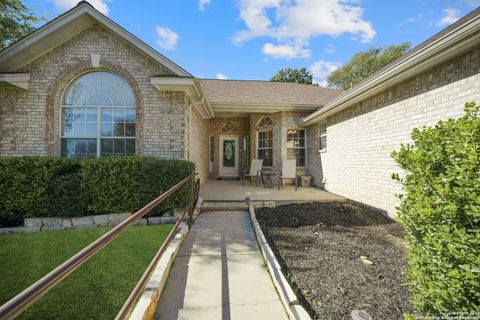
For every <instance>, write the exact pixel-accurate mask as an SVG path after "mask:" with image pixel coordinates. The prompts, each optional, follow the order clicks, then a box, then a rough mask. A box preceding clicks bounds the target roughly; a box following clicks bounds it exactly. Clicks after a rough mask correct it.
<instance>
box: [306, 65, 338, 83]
mask: <svg viewBox="0 0 480 320" xmlns="http://www.w3.org/2000/svg"><path fill="white" fill-rule="evenodd" d="M340 67H341V63H340V62H335V61H324V60H318V61H316V62H314V63H313V64H311V65H310V67H308V70H309V71H310V72H311V73H312V74H313V78H314V81H315V82H316V83H318V84H319V85H320V86H322V87H325V86H326V85H327V77H328V76H329V75H330V73H332V72H333V71H335V70H337V69H338V68H340Z"/></svg>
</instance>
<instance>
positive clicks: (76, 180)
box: [0, 156, 195, 226]
mask: <svg viewBox="0 0 480 320" xmlns="http://www.w3.org/2000/svg"><path fill="white" fill-rule="evenodd" d="M194 168H195V165H194V164H193V163H191V162H188V161H180V160H159V159H156V158H153V157H140V156H133V157H103V158H95V159H87V160H81V161H79V160H72V159H66V158H58V157H14V158H0V226H13V225H20V224H22V223H23V219H24V218H28V217H46V216H60V217H74V216H83V215H88V214H101V213H118V212H133V211H136V210H138V209H140V208H141V207H143V206H144V205H145V204H147V203H149V202H150V201H151V200H153V199H155V198H156V197H158V196H159V195H160V194H161V193H162V192H164V191H166V190H168V189H169V188H170V187H172V186H173V185H174V184H176V183H177V182H179V181H180V180H182V179H184V178H185V177H186V176H188V175H190V174H191V172H192V171H193V170H194ZM189 195H190V194H189V188H188V186H185V187H183V188H182V189H180V190H179V191H177V192H176V193H175V194H173V195H172V196H171V197H170V198H169V199H168V200H167V201H165V202H164V203H162V205H160V206H159V207H157V209H156V210H155V212H154V213H155V214H162V213H164V212H165V211H168V210H170V209H173V208H176V207H180V206H184V205H186V204H187V203H188V199H189Z"/></svg>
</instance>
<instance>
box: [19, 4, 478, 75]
mask: <svg viewBox="0 0 480 320" xmlns="http://www.w3.org/2000/svg"><path fill="white" fill-rule="evenodd" d="M76 2H77V1H76V0H35V1H34V0H26V1H25V4H26V5H27V6H28V7H30V8H32V9H33V10H35V12H36V13H37V14H38V15H43V16H45V17H47V18H48V19H49V20H50V19H52V18H54V17H56V16H57V15H59V14H61V13H62V12H64V11H65V10H68V9H69V8H71V7H72V6H74V5H75V4H76ZM90 3H92V4H93V5H94V6H95V7H96V8H97V9H99V10H100V11H101V12H103V13H105V14H107V15H108V17H110V18H111V19H113V20H114V21H115V22H117V23H118V24H120V25H121V26H123V27H124V28H125V29H127V30H128V31H130V32H131V33H133V34H134V35H136V36H137V37H139V38H140V39H142V40H143V41H145V42H146V43H147V44H149V45H150V46H152V47H153V48H155V49H156V50H158V51H159V52H160V53H162V54H164V55H165V56H167V57H168V58H170V59H171V60H173V61H174V62H175V63H177V64H178V65H180V66H181V67H183V68H184V69H186V70H187V71H188V72H190V73H191V74H193V75H194V76H196V77H202V78H217V77H218V78H222V77H226V78H228V79H258V80H268V79H270V77H271V76H272V75H274V74H275V73H276V72H277V71H278V70H280V69H281V68H286V67H291V68H301V67H306V68H308V69H309V70H310V71H311V72H313V73H314V75H315V78H316V81H317V82H319V83H320V84H324V81H325V77H326V76H327V75H328V73H329V72H331V71H332V70H335V69H336V68H338V67H339V66H341V65H342V64H344V63H346V62H347V61H348V60H349V59H350V58H351V57H352V55H353V54H355V53H356V52H358V51H362V50H366V49H368V48H369V47H382V46H386V45H390V44H399V43H402V42H405V41H409V42H411V43H412V47H413V46H415V45H417V44H419V43H421V42H422V41H424V40H426V39H427V38H429V37H430V36H432V35H434V34H435V33H437V32H438V31H440V30H442V29H443V28H445V27H447V26H448V25H449V24H451V23H452V22H454V21H455V20H457V19H458V18H460V17H462V16H464V15H465V14H467V13H468V12H470V11H472V10H474V9H475V8H477V7H478V6H480V0H402V1H385V0H345V1H340V0H150V1H145V0H142V1H140V0H137V1H133V0H129V1H128V0H91V1H90Z"/></svg>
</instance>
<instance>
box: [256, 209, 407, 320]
mask: <svg viewBox="0 0 480 320" xmlns="http://www.w3.org/2000/svg"><path fill="white" fill-rule="evenodd" d="M257 218H258V220H259V222H260V224H261V225H262V229H263V231H264V233H265V236H266V237H267V239H268V242H269V244H270V246H271V247H272V249H273V251H274V252H275V255H276V256H277V259H278V260H279V262H280V264H281V265H282V269H283V272H284V274H285V276H286V277H287V279H289V280H290V283H291V284H292V287H293V288H294V290H295V291H296V293H297V296H298V298H299V300H300V302H301V303H302V305H303V306H304V307H305V308H306V310H307V311H308V312H309V313H310V315H311V316H312V317H313V318H316V319H351V317H350V313H351V311H352V310H355V309H360V310H365V311H367V313H368V314H370V316H372V318H373V319H374V320H377V319H392V320H393V319H402V314H403V313H404V312H411V311H412V308H411V305H410V303H409V294H408V292H407V290H406V289H405V288H404V287H403V286H402V283H403V282H404V278H403V275H402V269H403V267H404V265H405V260H404V256H405V250H406V248H405V243H404V241H403V239H402V237H403V230H402V227H401V225H399V224H398V223H396V222H394V221H393V220H391V219H389V218H387V217H385V216H384V215H382V213H380V212H378V211H376V210H373V209H371V208H367V207H363V206H359V205H354V204H350V203H305V204H290V205H284V206H278V207H276V208H262V209H259V210H257ZM360 256H366V257H368V260H370V261H372V262H373V265H367V264H365V263H364V262H362V260H361V259H360Z"/></svg>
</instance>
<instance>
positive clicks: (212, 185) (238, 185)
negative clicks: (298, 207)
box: [200, 180, 345, 202]
mask: <svg viewBox="0 0 480 320" xmlns="http://www.w3.org/2000/svg"><path fill="white" fill-rule="evenodd" d="M200 197H202V198H203V199H204V200H205V201H245V199H246V198H249V199H250V200H251V201H275V202H281V201H285V202H289V201H295V202H296V201H322V202H325V201H345V198H342V197H340V196H337V195H335V194H332V193H329V192H327V191H325V190H322V189H319V188H316V187H299V188H298V190H297V191H295V187H293V186H291V185H287V186H284V187H282V188H281V189H280V190H278V188H277V186H276V185H275V186H274V187H273V188H265V187H264V186H263V184H261V183H260V184H259V185H258V187H255V183H252V184H250V183H249V182H247V181H246V182H245V186H242V181H238V180H232V181H225V180H208V181H207V182H206V183H204V184H203V185H202V187H201V188H200Z"/></svg>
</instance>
